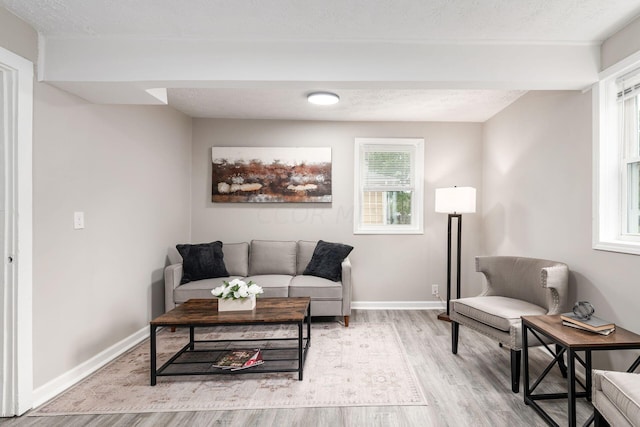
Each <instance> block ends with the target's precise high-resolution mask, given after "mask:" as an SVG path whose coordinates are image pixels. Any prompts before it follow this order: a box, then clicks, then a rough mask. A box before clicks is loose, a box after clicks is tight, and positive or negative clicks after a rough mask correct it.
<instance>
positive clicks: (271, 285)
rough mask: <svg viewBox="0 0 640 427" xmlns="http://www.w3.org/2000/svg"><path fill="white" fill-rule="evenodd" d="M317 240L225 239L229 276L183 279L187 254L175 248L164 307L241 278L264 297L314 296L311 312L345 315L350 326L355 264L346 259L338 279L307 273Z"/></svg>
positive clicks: (207, 295) (166, 271)
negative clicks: (250, 283)
mask: <svg viewBox="0 0 640 427" xmlns="http://www.w3.org/2000/svg"><path fill="white" fill-rule="evenodd" d="M316 244H317V242H310V241H302V240H301V241H297V242H295V241H270V240H252V241H251V244H249V243H246V242H243V243H224V244H223V246H222V252H223V254H224V264H225V266H226V269H227V272H228V273H229V276H228V277H219V278H215V279H204V280H196V281H192V282H189V283H185V284H182V285H181V284H180V281H181V278H182V257H181V256H180V254H179V253H178V251H177V250H171V251H170V253H169V261H170V263H171V265H169V266H167V267H166V268H165V269H164V281H165V307H166V310H167V311H169V310H171V309H173V308H174V307H175V306H176V305H177V304H181V303H184V302H186V301H187V300H189V299H191V298H214V297H213V295H212V294H211V289H213V288H215V287H217V286H220V285H222V282H223V281H225V280H226V281H229V280H232V279H234V278H241V279H243V280H245V281H249V280H251V281H253V282H254V283H257V284H258V285H260V286H262V288H263V289H264V294H262V295H261V296H260V297H287V296H289V297H303V296H304V297H311V315H312V316H341V317H343V318H344V324H345V326H349V316H350V314H351V263H350V261H349V258H345V259H344V261H342V266H341V267H342V279H341V280H340V281H337V282H334V281H331V280H327V279H324V278H322V277H316V276H309V275H303V274H302V273H303V272H304V270H305V268H306V267H307V265H308V264H309V261H310V260H311V257H312V256H313V252H314V249H315V247H316Z"/></svg>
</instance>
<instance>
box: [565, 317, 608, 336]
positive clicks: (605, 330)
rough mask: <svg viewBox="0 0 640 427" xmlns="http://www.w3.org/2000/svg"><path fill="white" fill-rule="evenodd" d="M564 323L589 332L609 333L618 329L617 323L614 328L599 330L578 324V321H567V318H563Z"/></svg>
mask: <svg viewBox="0 0 640 427" xmlns="http://www.w3.org/2000/svg"><path fill="white" fill-rule="evenodd" d="M562 324H563V325H564V326H570V327H572V328H576V329H580V330H581V331H587V332H591V333H593V334H600V335H609V334H610V333H611V332H613V331H615V330H616V327H615V325H614V326H613V327H612V328H608V329H600V330H598V331H594V330H591V329H587V328H583V327H582V326H580V325H578V324H576V323H573V322H567V321H566V320H563V321H562Z"/></svg>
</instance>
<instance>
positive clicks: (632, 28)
mask: <svg viewBox="0 0 640 427" xmlns="http://www.w3.org/2000/svg"><path fill="white" fill-rule="evenodd" d="M639 49H640V18H636V19H635V20H634V21H632V22H630V23H629V25H627V26H626V27H624V28H623V29H621V30H620V31H618V32H617V33H615V34H614V35H612V36H611V37H609V38H608V39H607V40H605V41H604V43H602V46H601V48H600V57H601V59H600V61H601V63H602V65H601V67H600V69H601V70H604V69H606V68H608V67H610V66H612V65H613V64H615V63H616V62H618V61H621V60H623V59H624V58H626V57H627V56H629V55H631V54H633V53H636V52H637V51H638V50H639Z"/></svg>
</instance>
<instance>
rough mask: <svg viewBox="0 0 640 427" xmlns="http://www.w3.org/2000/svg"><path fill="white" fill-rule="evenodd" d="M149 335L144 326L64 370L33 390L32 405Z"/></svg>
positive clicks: (43, 401)
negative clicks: (73, 366)
mask: <svg viewBox="0 0 640 427" xmlns="http://www.w3.org/2000/svg"><path fill="white" fill-rule="evenodd" d="M148 337H149V327H147V326H145V327H144V328H142V329H140V330H139V331H138V332H135V333H134V334H132V335H130V336H128V337H127V338H125V339H123V340H122V341H120V342H117V343H116V344H114V345H112V346H111V347H109V348H107V349H106V350H103V351H101V352H100V353H98V354H96V355H95V356H93V357H92V358H91V359H89V360H87V361H86V362H83V363H82V364H80V365H78V366H76V367H75V368H73V369H71V370H70V371H67V372H65V373H64V374H62V375H60V376H59V377H57V378H54V379H53V380H51V381H49V382H48V383H46V384H45V385H43V386H41V387H38V388H37V389H35V390H33V407H34V408H36V407H38V406H40V405H42V404H43V403H45V402H46V401H48V400H49V399H51V398H53V397H55V396H56V395H58V394H60V393H62V392H63V391H65V390H66V389H68V388H69V387H71V386H72V385H74V384H76V383H77V382H78V381H80V380H82V379H84V378H86V377H87V376H89V375H90V374H92V373H94V372H95V371H97V370H98V369H100V368H101V367H103V366H104V365H106V364H107V363H109V362H111V361H112V360H113V359H115V358H116V357H118V356H120V355H121V354H122V353H124V352H125V351H127V350H129V349H130V348H132V347H133V346H135V345H136V344H138V343H140V342H142V341H144V340H145V339H146V338H148Z"/></svg>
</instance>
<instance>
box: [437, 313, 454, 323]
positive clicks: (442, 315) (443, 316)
mask: <svg viewBox="0 0 640 427" xmlns="http://www.w3.org/2000/svg"><path fill="white" fill-rule="evenodd" d="M438 320H443V321H445V322H451V319H449V315H448V314H447V312H446V311H445V312H442V313H440V314H438Z"/></svg>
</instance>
